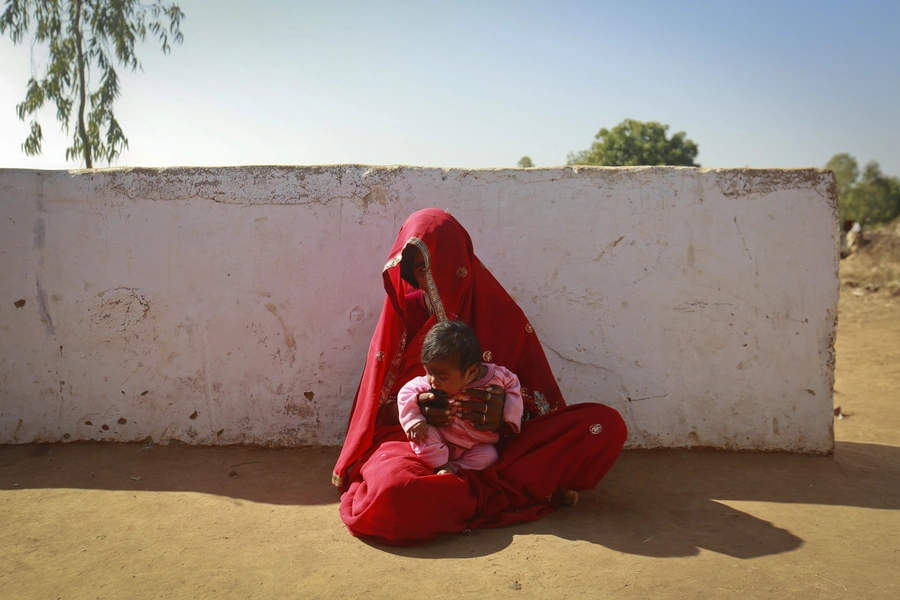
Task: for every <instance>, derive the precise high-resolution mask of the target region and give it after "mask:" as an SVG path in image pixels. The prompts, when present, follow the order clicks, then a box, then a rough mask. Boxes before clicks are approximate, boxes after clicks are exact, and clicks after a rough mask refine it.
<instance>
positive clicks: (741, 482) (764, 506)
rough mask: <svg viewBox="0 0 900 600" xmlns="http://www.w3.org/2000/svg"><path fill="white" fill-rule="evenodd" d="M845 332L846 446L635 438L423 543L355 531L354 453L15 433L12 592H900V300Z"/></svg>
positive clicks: (859, 314)
mask: <svg viewBox="0 0 900 600" xmlns="http://www.w3.org/2000/svg"><path fill="white" fill-rule="evenodd" d="M853 289H856V288H853ZM838 327H839V329H838V342H837V352H838V354H837V357H838V362H837V382H836V395H835V403H836V404H839V405H840V406H841V411H842V413H843V414H844V415H846V416H845V418H843V419H840V420H837V419H836V420H835V437H836V439H837V444H836V450H835V453H834V456H833V457H814V456H798V455H789V454H743V453H726V452H681V451H659V452H626V453H624V454H623V456H622V458H621V460H620V462H619V463H618V464H617V465H616V467H615V468H614V469H613V470H612V472H611V473H610V475H609V476H608V477H607V478H606V479H605V480H604V482H603V483H602V484H601V486H600V487H599V488H598V489H597V490H594V491H592V492H588V493H583V494H582V498H581V501H580V502H579V504H578V505H577V506H576V507H574V508H569V509H562V510H560V511H558V512H556V513H554V514H552V515H550V516H549V517H547V518H545V519H543V520H541V521H539V522H536V523H531V524H527V525H520V526H514V527H509V528H506V529H501V530H491V531H476V532H471V533H467V534H460V535H455V536H445V537H443V538H441V539H440V540H438V541H437V542H434V543H431V544H428V545H425V546H419V547H414V548H402V549H396V548H384V547H378V546H374V545H370V544H367V543H364V542H362V541H360V540H357V539H355V538H353V537H351V536H350V535H349V534H348V533H347V531H346V529H344V527H343V525H342V524H341V522H340V520H339V518H338V511H337V501H338V497H337V493H336V491H335V490H334V488H332V487H331V486H330V484H329V483H328V482H329V474H330V472H331V467H332V466H333V464H334V462H335V459H336V457H337V450H335V449H306V450H281V451H273V450H259V449H249V448H224V449H221V448H220V449H213V448H195V447H187V446H165V447H163V446H140V445H100V444H66V445H58V444H56V445H39V446H38V445H30V446H0V599H4V600H5V599H13V598H66V599H68V598H92V599H93V598H115V599H118V598H345V597H347V598H355V597H366V598H388V597H394V598H395V597H414V598H425V597H430V598H449V597H454V598H455V597H463V598H480V597H487V596H491V597H496V598H507V597H510V598H526V597H528V598H535V597H536V598H583V597H589V598H595V597H607V596H613V595H615V596H616V597H619V598H732V597H735V598H737V597H742V598H760V597H772V598H891V599H897V598H900V510H898V509H900V393H898V387H900V386H898V384H900V298H895V297H890V296H886V295H885V294H880V295H879V294H861V295H860V294H857V295H854V294H853V293H852V289H850V288H846V289H843V290H842V299H841V307H840V323H839V326H838Z"/></svg>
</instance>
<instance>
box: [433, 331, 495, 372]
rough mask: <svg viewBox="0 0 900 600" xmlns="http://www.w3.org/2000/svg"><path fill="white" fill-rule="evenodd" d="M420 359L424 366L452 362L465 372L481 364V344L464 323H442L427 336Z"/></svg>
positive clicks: (473, 332)
mask: <svg viewBox="0 0 900 600" xmlns="http://www.w3.org/2000/svg"><path fill="white" fill-rule="evenodd" d="M420 358H421V360H422V363H423V364H424V363H430V362H433V361H436V360H439V361H450V362H453V363H455V364H456V365H457V366H458V367H459V370H460V371H465V370H466V369H468V368H469V367H471V366H472V365H474V364H479V363H480V362H481V344H480V343H479V342H478V337H477V336H476V335H475V331H474V330H473V329H472V328H471V327H469V326H468V325H466V324H465V323H463V322H462V321H441V322H440V323H438V324H436V325H435V326H434V327H432V328H431V330H430V331H429V332H428V334H427V335H426V336H425V341H424V342H422V353H421V354H420Z"/></svg>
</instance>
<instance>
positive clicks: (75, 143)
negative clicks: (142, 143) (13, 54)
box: [0, 0, 184, 168]
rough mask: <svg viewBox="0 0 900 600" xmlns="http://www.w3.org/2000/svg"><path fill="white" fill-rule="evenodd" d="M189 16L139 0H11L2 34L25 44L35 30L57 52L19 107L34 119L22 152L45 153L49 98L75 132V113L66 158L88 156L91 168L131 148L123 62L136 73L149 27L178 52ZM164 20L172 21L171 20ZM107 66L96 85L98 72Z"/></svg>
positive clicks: (18, 110)
mask: <svg viewBox="0 0 900 600" xmlns="http://www.w3.org/2000/svg"><path fill="white" fill-rule="evenodd" d="M182 19H184V13H183V12H182V11H181V9H180V8H179V7H178V5H177V4H171V5H164V4H162V3H161V2H159V1H157V2H155V3H153V4H150V5H145V4H141V3H140V2H139V1H138V0H7V2H6V10H5V11H4V12H3V15H2V16H0V33H6V32H7V31H8V32H9V37H10V39H11V40H12V41H13V43H15V44H18V43H21V42H22V41H23V40H24V38H25V34H26V33H28V32H29V31H32V26H33V34H34V42H35V43H41V44H44V43H46V44H48V49H49V57H48V60H47V63H46V67H45V68H44V72H43V74H42V75H40V76H39V77H38V76H32V78H31V79H29V81H28V87H27V89H26V92H25V99H24V100H23V101H22V103H21V104H18V105H17V106H16V114H17V115H18V117H19V119H21V120H22V121H25V120H26V118H29V117H31V118H32V121H31V127H30V133H29V134H28V137H27V138H25V142H24V143H23V144H22V150H23V151H24V152H25V154H27V155H29V156H34V155H36V154H40V153H41V142H42V140H43V132H42V130H41V126H40V123H38V121H37V119H36V118H35V116H34V115H35V114H36V113H37V111H38V110H40V109H41V108H42V107H43V106H44V104H45V103H46V102H48V101H52V102H53V103H54V104H55V105H56V119H57V120H58V121H59V122H60V124H61V125H62V127H63V129H64V130H65V131H66V132H67V133H68V132H69V129H70V125H71V121H72V117H73V112H75V115H74V116H75V133H74V135H73V138H72V146H70V147H69V148H67V149H66V160H83V161H84V165H85V166H86V167H87V168H92V167H93V166H94V160H95V159H98V160H105V161H106V162H107V164H110V163H112V161H113V160H115V159H116V157H118V156H119V155H120V154H121V152H122V151H123V150H124V149H125V148H128V138H126V137H125V133H124V132H123V131H122V127H121V126H120V125H119V122H118V121H117V120H116V117H115V113H114V112H113V105H114V104H115V101H116V100H117V99H118V98H119V96H120V94H121V90H120V88H119V76H118V73H116V69H115V65H121V66H124V67H127V68H129V69H131V70H132V71H136V70H137V69H139V68H140V66H141V63H140V61H139V60H138V58H137V55H136V54H135V52H134V46H135V43H137V42H143V41H145V39H146V37H147V32H148V30H149V32H150V33H151V34H152V36H153V37H155V38H157V40H158V41H159V42H160V44H161V48H162V51H163V53H165V54H168V53H169V52H171V49H172V48H171V45H170V41H174V42H176V43H179V44H180V43H181V42H182V40H183V36H182V34H181V21H182ZM164 23H167V25H166V24H164ZM94 69H95V70H97V71H99V75H100V77H99V84H98V86H97V88H96V89H94V90H89V89H88V81H89V80H90V81H95V80H96V78H95V77H92V76H91V74H92V70H94Z"/></svg>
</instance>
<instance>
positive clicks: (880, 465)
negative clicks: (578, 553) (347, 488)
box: [0, 442, 900, 559]
mask: <svg viewBox="0 0 900 600" xmlns="http://www.w3.org/2000/svg"><path fill="white" fill-rule="evenodd" d="M337 452H338V451H337V450H336V449H334V448H307V449H299V450H268V449H254V448H245V447H227V448H208V447H205V448H204V447H188V446H141V445H134V444H42V445H23V446H0V489H3V490H16V489H50V488H55V489H58V488H73V489H92V490H121V491H151V492H174V491H179V492H195V493H203V494H215V495H221V496H227V497H231V498H236V499H241V500H248V501H252V502H259V503H270V504H284V505H322V504H332V503H337V502H338V499H339V498H338V493H337V491H336V490H335V489H334V488H333V487H331V485H330V484H329V483H328V482H329V478H330V473H331V468H332V466H333V465H334V462H335V460H336V458H337ZM898 478H900V448H897V447H894V446H884V445H878V444H863V443H854V442H838V443H837V444H836V450H835V455H834V457H820V456H799V455H792V454H762V453H759V454H748V453H729V452H713V451H696V452H692V451H654V452H625V453H624V454H623V455H622V458H621V459H620V461H619V463H618V464H617V465H616V467H615V468H614V469H613V470H612V472H611V473H610V474H609V475H608V476H607V478H606V479H605V480H604V481H603V483H602V484H601V486H600V487H599V488H598V489H597V490H594V491H590V492H585V493H582V496H581V500H580V502H579V504H578V505H577V507H575V508H570V509H561V510H559V511H558V512H556V513H554V514H552V515H549V516H548V517H546V518H544V519H542V520H540V521H537V522H534V523H528V524H524V525H517V526H512V527H507V528H502V529H494V530H479V531H472V532H468V533H464V534H459V535H448V536H443V537H442V538H440V539H438V540H436V541H434V542H431V543H428V544H425V545H422V546H416V547H411V548H390V547H382V549H383V550H385V551H386V552H390V553H393V554H396V555H400V556H406V557H413V558H422V559H436V558H471V557H477V556H488V555H491V554H493V553H496V552H499V551H500V550H502V549H504V548H506V547H507V546H509V545H510V544H511V543H512V541H513V539H514V537H515V536H522V535H529V534H548V535H554V536H557V537H560V538H563V539H568V540H572V541H583V542H587V543H592V544H599V545H602V546H604V547H607V548H610V549H613V550H617V551H620V552H627V553H630V554H636V555H643V556H651V557H682V556H692V555H696V554H698V553H699V552H700V551H701V550H711V551H714V552H718V553H721V554H725V555H727V556H731V557H734V558H755V557H760V556H766V555H772V554H778V553H783V552H789V551H791V550H794V549H796V548H799V547H800V546H801V545H802V544H803V540H801V539H800V538H799V537H797V536H796V535H794V534H792V533H791V532H790V531H789V530H787V529H782V528H780V527H776V526H774V525H773V524H771V523H769V522H767V521H764V520H761V519H759V518H756V517H754V516H751V515H749V514H747V513H744V512H741V511H740V510H737V509H735V508H732V507H730V506H728V504H727V503H728V502H733V501H737V502H761V503H791V504H810V505H833V506H851V507H862V508H872V509H889V510H891V509H893V510H896V509H900V487H898V486H897V485H896V481H898ZM335 510H337V508H336V507H335Z"/></svg>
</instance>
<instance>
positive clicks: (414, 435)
mask: <svg viewBox="0 0 900 600" xmlns="http://www.w3.org/2000/svg"><path fill="white" fill-rule="evenodd" d="M406 437H407V438H409V441H411V442H417V443H419V444H422V443H424V442H425V440H426V439H428V423H426V422H425V421H419V422H418V423H416V424H415V425H413V426H412V427H410V428H409V431H407V432H406Z"/></svg>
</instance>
